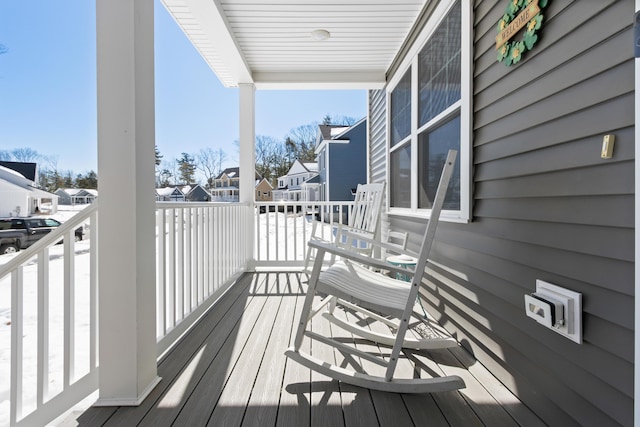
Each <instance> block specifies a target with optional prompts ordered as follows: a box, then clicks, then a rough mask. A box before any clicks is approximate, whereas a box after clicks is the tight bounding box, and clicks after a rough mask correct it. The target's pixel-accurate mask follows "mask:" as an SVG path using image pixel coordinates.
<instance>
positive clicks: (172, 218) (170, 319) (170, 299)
mask: <svg viewBox="0 0 640 427" xmlns="http://www.w3.org/2000/svg"><path fill="white" fill-rule="evenodd" d="M167 214H168V216H169V218H168V221H169V225H168V227H167V233H168V237H169V250H168V251H167V252H168V253H167V254H166V257H167V260H168V264H169V268H168V271H167V277H168V278H169V283H168V285H169V286H167V290H166V292H167V293H166V298H167V302H166V306H165V307H164V310H165V311H166V314H165V316H166V319H165V327H164V329H165V331H166V330H167V329H168V328H169V327H172V326H173V325H174V324H175V322H176V316H177V307H176V278H177V273H176V272H177V270H178V264H177V263H178V260H177V258H178V257H177V254H176V215H177V212H176V210H175V209H167Z"/></svg>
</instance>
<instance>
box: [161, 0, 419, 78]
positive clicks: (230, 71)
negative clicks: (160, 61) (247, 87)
mask: <svg viewBox="0 0 640 427" xmlns="http://www.w3.org/2000/svg"><path fill="white" fill-rule="evenodd" d="M427 1H428V0H306V1H305V0H162V2H163V3H164V5H165V7H166V8H167V10H168V11H169V13H170V14H171V15H172V16H173V17H174V19H175V20H176V22H177V23H178V25H179V26H180V27H181V28H182V29H183V31H184V32H185V33H186V35H187V37H188V38H189V39H190V40H191V42H192V43H193V44H194V46H195V47H196V49H198V51H199V52H200V54H201V55H202V57H203V58H204V59H205V61H206V62H207V63H208V64H209V66H210V67H211V68H212V69H213V71H214V72H215V73H216V75H217V76H218V78H219V79H220V81H221V82H222V84H223V85H225V86H227V87H233V86H237V85H238V84H241V83H253V84H255V85H256V87H257V88H258V89H297V88H304V89H320V88H330V89H347V88H348V89H372V88H380V87H382V85H383V84H384V83H385V74H386V71H387V70H388V68H389V66H390V65H391V63H392V62H393V60H394V58H395V56H396V54H397V52H398V51H399V49H400V47H401V46H402V43H403V42H404V40H405V38H406V37H407V35H408V33H409V31H410V30H411V28H412V26H413V24H414V22H415V21H416V19H417V18H418V16H419V15H420V12H421V10H422V8H423V7H424V5H425V3H427ZM316 29H324V30H327V31H329V32H330V33H331V37H330V38H329V39H328V40H323V41H317V40H313V39H312V38H311V32H312V31H313V30H316Z"/></svg>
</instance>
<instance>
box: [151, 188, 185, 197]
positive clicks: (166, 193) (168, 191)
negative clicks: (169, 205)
mask: <svg viewBox="0 0 640 427" xmlns="http://www.w3.org/2000/svg"><path fill="white" fill-rule="evenodd" d="M156 194H158V196H171V195H172V194H177V195H184V193H183V192H182V190H181V189H180V188H178V187H164V188H156Z"/></svg>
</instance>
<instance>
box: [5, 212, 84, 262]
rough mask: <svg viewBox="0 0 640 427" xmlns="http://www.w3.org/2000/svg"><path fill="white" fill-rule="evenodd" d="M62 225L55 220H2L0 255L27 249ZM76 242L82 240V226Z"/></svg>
mask: <svg viewBox="0 0 640 427" xmlns="http://www.w3.org/2000/svg"><path fill="white" fill-rule="evenodd" d="M61 225H62V223H61V222H60V221H58V220H55V219H53V218H0V254H8V253H13V252H17V251H19V250H20V249H26V248H28V247H29V246H31V245H33V244H34V243H35V242H37V241H38V240H40V239H41V238H43V237H44V236H45V235H47V234H49V233H50V232H51V231H52V230H53V229H54V228H57V227H60V226H61ZM74 235H75V240H76V241H79V240H82V237H83V235H84V230H83V228H82V226H80V227H78V228H76V230H75V232H74Z"/></svg>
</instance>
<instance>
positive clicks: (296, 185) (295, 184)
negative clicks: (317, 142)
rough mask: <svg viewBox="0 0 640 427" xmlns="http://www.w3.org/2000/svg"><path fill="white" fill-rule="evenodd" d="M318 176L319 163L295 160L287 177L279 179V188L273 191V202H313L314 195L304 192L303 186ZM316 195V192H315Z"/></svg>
mask: <svg viewBox="0 0 640 427" xmlns="http://www.w3.org/2000/svg"><path fill="white" fill-rule="evenodd" d="M316 175H318V163H315V162H313V163H312V162H309V163H303V162H301V161H300V160H295V161H294V162H293V165H291V167H290V168H289V172H287V174H286V175H284V176H281V177H279V178H278V188H277V190H274V191H273V200H283V201H300V200H313V199H311V197H312V196H311V194H312V193H307V192H306V189H308V188H309V187H305V191H304V192H303V189H302V184H304V182H305V181H307V180H309V179H311V178H313V177H314V176H316ZM314 193H315V192H314Z"/></svg>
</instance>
